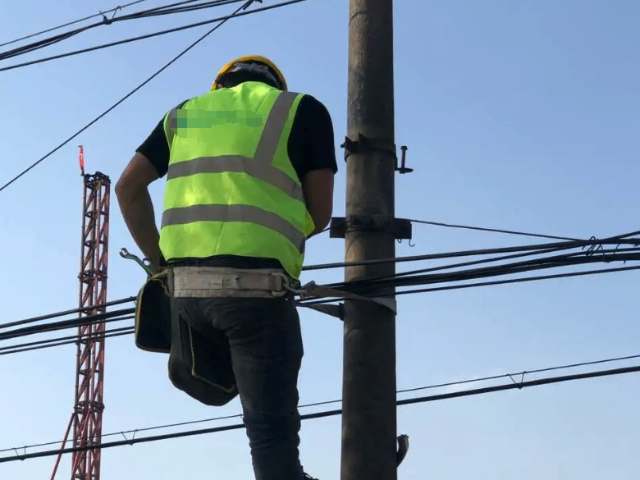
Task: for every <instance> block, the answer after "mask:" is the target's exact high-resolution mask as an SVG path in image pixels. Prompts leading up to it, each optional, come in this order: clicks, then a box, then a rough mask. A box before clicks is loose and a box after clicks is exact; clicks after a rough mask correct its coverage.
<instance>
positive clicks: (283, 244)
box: [160, 82, 314, 278]
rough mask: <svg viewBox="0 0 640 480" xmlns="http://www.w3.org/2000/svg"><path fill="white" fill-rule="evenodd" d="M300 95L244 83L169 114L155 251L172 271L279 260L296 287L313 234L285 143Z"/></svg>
mask: <svg viewBox="0 0 640 480" xmlns="http://www.w3.org/2000/svg"><path fill="white" fill-rule="evenodd" d="M301 98H302V95H300V94H295V93H291V92H282V91H280V90H278V89H276V88H273V87H270V86H268V85H266V84H264V83H261V82H244V83H241V84H240V85H237V86H235V87H233V88H224V89H220V90H215V91H212V92H209V93H206V94H204V95H200V96H198V97H195V98H192V99H190V100H188V101H187V102H185V103H184V104H183V105H182V106H181V107H180V108H175V109H173V110H172V111H170V112H169V113H168V114H167V115H166V117H165V121H164V129H165V134H166V137H167V140H168V142H169V145H170V160H169V166H168V172H167V187H166V192H165V202H164V213H163V220H162V230H161V232H160V248H161V249H162V253H163V255H164V257H165V259H166V260H167V261H169V262H171V261H174V260H178V259H193V258H209V257H218V256H225V255H236V256H242V257H254V258H255V257H257V258H273V259H277V260H278V261H279V262H280V263H281V264H282V266H283V267H284V268H285V270H286V271H287V272H288V273H289V274H290V275H291V276H292V277H294V278H297V276H298V275H299V273H300V269H301V267H302V262H303V258H304V254H303V252H304V242H305V238H306V236H307V235H308V234H309V233H310V232H311V231H313V229H314V225H313V221H312V219H311V216H310V215H309V214H308V212H307V209H306V207H305V201H304V194H303V190H302V185H301V183H300V179H299V178H298V175H297V174H296V171H295V169H294V167H293V165H292V163H291V160H290V159H289V155H288V148H287V146H288V138H289V134H290V132H291V127H292V124H293V121H294V118H295V115H296V111H297V107H298V104H299V102H300V99H301Z"/></svg>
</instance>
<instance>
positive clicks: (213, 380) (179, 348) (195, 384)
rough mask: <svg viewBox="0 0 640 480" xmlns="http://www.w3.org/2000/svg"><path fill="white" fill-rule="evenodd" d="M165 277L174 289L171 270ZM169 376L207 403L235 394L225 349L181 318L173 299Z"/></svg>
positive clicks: (217, 403)
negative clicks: (218, 346) (219, 347)
mask: <svg viewBox="0 0 640 480" xmlns="http://www.w3.org/2000/svg"><path fill="white" fill-rule="evenodd" d="M168 280H169V291H170V292H173V271H172V270H169V278H168ZM169 379H170V380H171V383H173V385H174V386H175V387H176V388H177V389H179V390H182V391H183V392H184V393H186V394H187V395H189V396H190V397H192V398H194V399H196V400H198V401H199V402H201V403H203V404H205V405H209V406H215V407H220V406H222V405H226V404H227V403H229V402H230V401H231V400H233V399H234V398H235V397H236V396H237V395H238V388H237V386H236V379H235V376H234V374H233V368H232V365H231V357H230V355H228V350H227V349H224V350H220V351H218V350H217V349H216V346H215V344H213V343H212V341H211V339H209V338H207V337H206V336H205V335H203V334H201V333H200V332H199V331H197V330H195V329H194V328H192V327H191V326H190V325H189V323H188V321H186V320H185V319H184V318H182V316H181V315H180V312H178V311H177V310H176V308H175V306H174V305H173V302H172V307H171V353H170V354H169Z"/></svg>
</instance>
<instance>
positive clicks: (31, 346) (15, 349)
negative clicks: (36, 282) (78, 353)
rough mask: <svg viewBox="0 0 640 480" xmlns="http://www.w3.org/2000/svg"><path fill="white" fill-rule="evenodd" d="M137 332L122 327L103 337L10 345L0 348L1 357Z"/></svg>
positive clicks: (71, 337)
mask: <svg viewBox="0 0 640 480" xmlns="http://www.w3.org/2000/svg"><path fill="white" fill-rule="evenodd" d="M133 318H134V317H133V316H131V317H123V318H120V319H118V320H132V319H133ZM134 332H135V327H121V328H113V329H110V330H108V331H106V332H105V333H103V334H101V335H96V334H93V335H91V336H83V337H81V338H80V337H79V336H78V335H77V334H76V335H68V336H66V337H55V338H49V339H46V340H38V341H37V342H29V343H21V344H18V345H10V346H8V347H0V356H2V355H12V354H15V353H25V352H33V351H35V350H43V349H45V348H52V347H62V346H64V345H77V344H78V343H80V342H86V341H88V340H91V341H92V342H96V341H98V340H106V339H108V338H115V337H122V336H124V335H132V334H133V333H134Z"/></svg>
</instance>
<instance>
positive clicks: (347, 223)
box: [329, 215, 412, 240]
mask: <svg viewBox="0 0 640 480" xmlns="http://www.w3.org/2000/svg"><path fill="white" fill-rule="evenodd" d="M411 227H412V225H411V220H407V219H405V218H393V217H389V216H387V215H349V216H347V217H332V218H331V224H330V226H329V237H330V238H345V235H346V233H347V232H352V231H359V232H362V231H367V232H389V233H392V234H393V235H394V237H395V239H396V240H411V238H412V232H411V230H412V228H411Z"/></svg>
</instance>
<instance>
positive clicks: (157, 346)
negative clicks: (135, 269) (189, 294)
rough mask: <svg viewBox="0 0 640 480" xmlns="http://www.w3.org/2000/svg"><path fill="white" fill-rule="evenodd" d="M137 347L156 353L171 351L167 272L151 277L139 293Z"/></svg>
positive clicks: (136, 326)
mask: <svg viewBox="0 0 640 480" xmlns="http://www.w3.org/2000/svg"><path fill="white" fill-rule="evenodd" d="M135 341H136V347H138V348H139V349H140V350H144V351H147V352H156V353H169V351H170V350H171V301H170V298H169V287H168V272H167V270H165V271H163V272H161V273H158V274H156V275H154V276H152V277H150V278H149V279H148V280H147V282H146V283H145V284H144V286H143V287H142V288H141V289H140V292H139V293H138V301H137V303H136V323H135Z"/></svg>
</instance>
